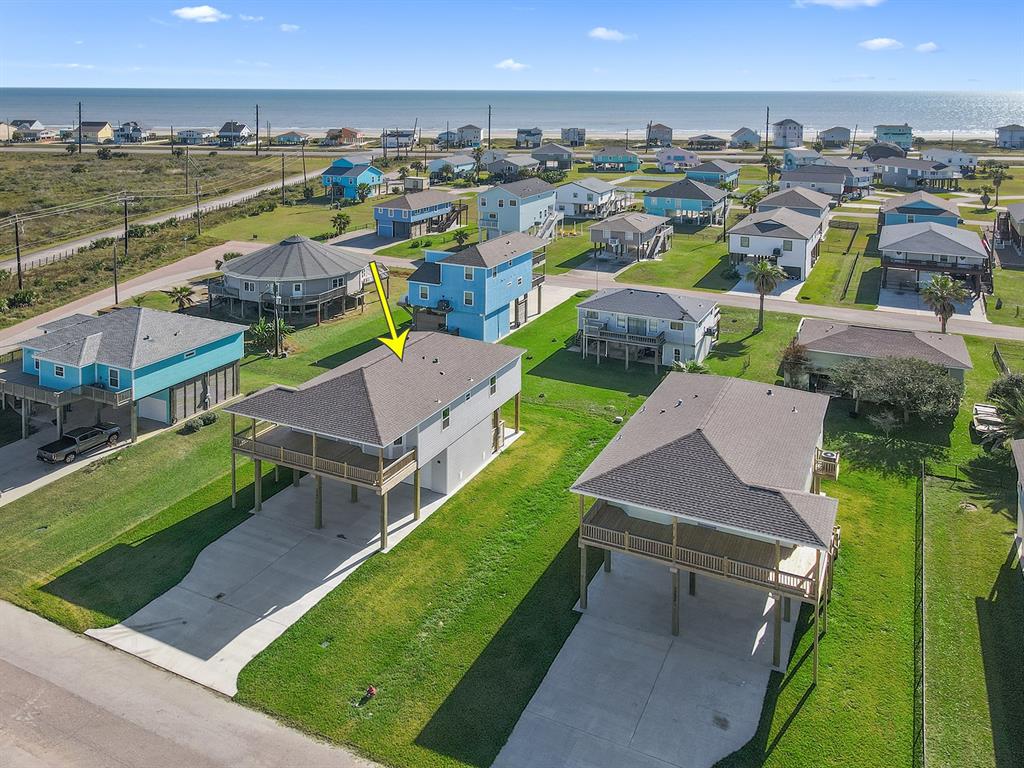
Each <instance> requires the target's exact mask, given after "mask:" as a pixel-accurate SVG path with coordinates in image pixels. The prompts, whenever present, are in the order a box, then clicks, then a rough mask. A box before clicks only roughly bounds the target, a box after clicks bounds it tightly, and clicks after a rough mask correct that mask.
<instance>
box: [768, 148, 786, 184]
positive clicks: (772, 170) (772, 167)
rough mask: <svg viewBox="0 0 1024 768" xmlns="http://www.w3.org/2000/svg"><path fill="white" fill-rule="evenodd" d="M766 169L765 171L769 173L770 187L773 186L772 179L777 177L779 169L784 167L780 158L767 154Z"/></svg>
mask: <svg viewBox="0 0 1024 768" xmlns="http://www.w3.org/2000/svg"><path fill="white" fill-rule="evenodd" d="M764 167H765V170H767V171H768V186H769V187H770V186H771V185H772V179H773V178H774V177H775V174H776V173H778V172H779V169H780V168H781V167H782V163H780V162H779V158H777V157H776V156H775V155H770V154H768V153H767V152H766V153H765V155H764Z"/></svg>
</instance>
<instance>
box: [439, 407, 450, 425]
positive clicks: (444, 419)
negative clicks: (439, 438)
mask: <svg viewBox="0 0 1024 768" xmlns="http://www.w3.org/2000/svg"><path fill="white" fill-rule="evenodd" d="M451 425H452V409H451V408H445V409H444V410H443V411H441V429H448V427H450V426H451Z"/></svg>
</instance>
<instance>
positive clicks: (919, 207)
mask: <svg viewBox="0 0 1024 768" xmlns="http://www.w3.org/2000/svg"><path fill="white" fill-rule="evenodd" d="M919 221H933V222H935V223H936V224H946V225H947V226H950V227H955V226H958V225H959V224H960V221H961V219H960V209H959V208H957V205H956V203H955V202H954V201H953V200H946V199H945V198H942V197H938V196H936V195H933V194H931V193H929V192H924V191H919V192H911V193H910V194H909V195H903V196H902V197H892V198H889V199H887V200H886V201H885V202H884V203H882V205H881V206H880V207H879V209H878V225H879V226H884V225H886V224H914V223H916V222H919Z"/></svg>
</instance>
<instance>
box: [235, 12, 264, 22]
mask: <svg viewBox="0 0 1024 768" xmlns="http://www.w3.org/2000/svg"><path fill="white" fill-rule="evenodd" d="M238 18H239V19H241V20H242V21H263V17H262V16H246V15H245V14H244V13H240V14H238Z"/></svg>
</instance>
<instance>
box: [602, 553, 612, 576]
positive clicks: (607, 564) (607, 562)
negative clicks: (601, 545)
mask: <svg viewBox="0 0 1024 768" xmlns="http://www.w3.org/2000/svg"><path fill="white" fill-rule="evenodd" d="M611 571H612V551H611V550H610V549H606V550H605V551H604V572H605V573H611Z"/></svg>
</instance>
